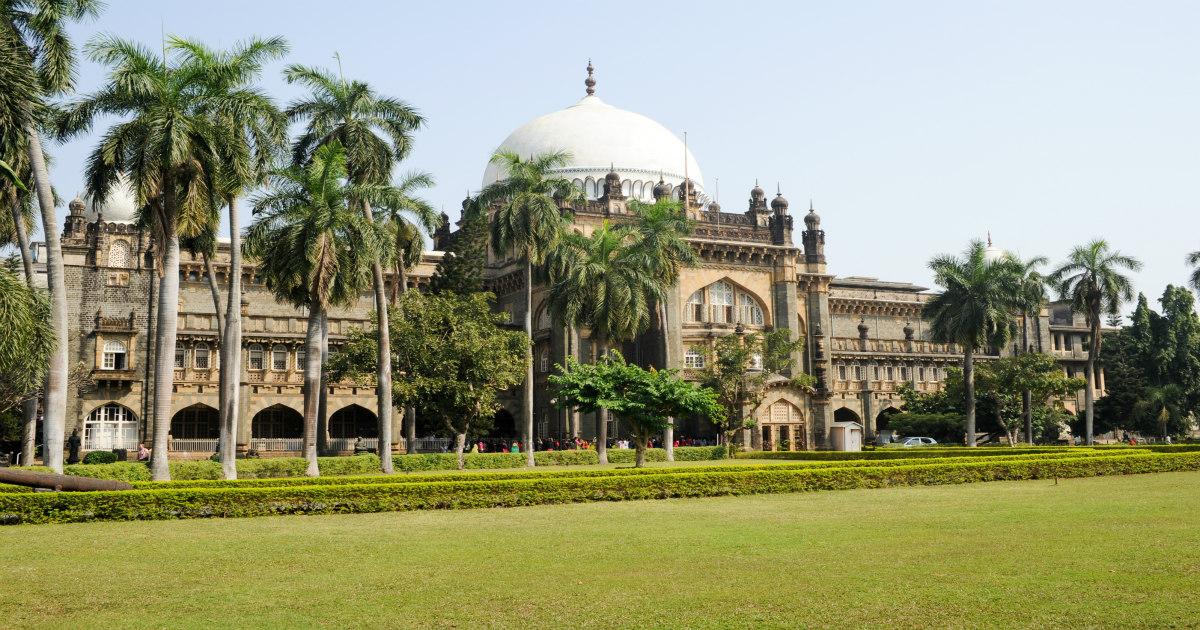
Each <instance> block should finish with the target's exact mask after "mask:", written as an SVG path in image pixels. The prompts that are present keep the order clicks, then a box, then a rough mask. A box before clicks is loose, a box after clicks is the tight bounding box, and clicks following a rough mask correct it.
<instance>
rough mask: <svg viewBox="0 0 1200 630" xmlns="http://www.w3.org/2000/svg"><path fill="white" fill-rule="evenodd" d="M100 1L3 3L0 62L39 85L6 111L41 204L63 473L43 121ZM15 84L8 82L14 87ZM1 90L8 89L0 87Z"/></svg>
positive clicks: (53, 249)
mask: <svg viewBox="0 0 1200 630" xmlns="http://www.w3.org/2000/svg"><path fill="white" fill-rule="evenodd" d="M101 6H102V3H101V2H100V1H99V0H4V1H3V2H0V31H3V37H2V38H0V39H3V40H4V41H5V42H6V45H7V46H8V47H9V48H10V50H12V51H14V52H15V54H10V55H8V56H7V58H6V59H4V60H3V63H0V65H4V66H6V69H7V70H8V71H9V73H10V74H12V75H24V79H23V80H22V81H21V82H20V83H23V84H31V83H32V84H36V85H37V88H38V89H37V92H36V94H34V93H29V92H26V93H25V94H24V95H23V96H16V98H19V99H21V100H22V101H25V103H24V107H21V106H18V107H17V108H15V109H12V110H8V111H11V112H14V113H15V115H14V117H15V118H18V120H19V124H20V126H21V131H22V133H23V135H24V136H25V143H24V144H25V151H26V154H27V156H28V158H29V168H30V172H31V174H32V176H33V177H32V179H33V188H34V191H35V193H36V196H37V201H38V207H39V209H40V210H41V214H42V234H43V236H44V238H45V240H46V284H47V288H48V289H49V290H50V325H51V326H52V328H53V329H54V339H55V348H54V351H53V352H52V353H51V355H50V366H49V371H48V373H47V376H46V395H45V405H44V406H45V409H44V412H43V413H44V415H43V422H42V432H43V447H42V453H43V459H44V463H45V464H46V465H47V466H49V467H50V468H51V469H52V470H54V471H55V472H59V473H61V472H62V466H63V438H64V434H65V432H66V422H67V415H66V414H67V376H68V375H67V370H68V365H67V364H68V359H67V350H68V344H67V290H66V285H65V284H64V283H65V280H66V276H65V272H64V270H63V260H62V245H61V243H60V242H59V229H60V228H59V223H58V216H57V213H56V212H55V210H54V205H55V204H54V191H53V190H52V189H51V186H50V172H49V170H48V169H47V167H46V157H45V154H44V153H43V151H42V137H41V131H40V130H39V124H40V122H42V120H43V118H44V115H45V112H44V110H43V102H44V100H45V99H46V98H47V97H54V96H57V95H60V94H62V93H64V92H66V91H67V90H69V89H71V87H72V86H73V84H74V79H75V47H74V44H73V43H72V42H71V38H70V37H69V36H68V35H67V32H66V27H67V24H68V23H69V22H77V21H81V20H83V19H87V18H92V17H95V16H96V15H97V14H98V13H99V11H100V7H101ZM13 84H14V82H8V85H10V86H11V85H13ZM0 91H4V90H2V89H0Z"/></svg>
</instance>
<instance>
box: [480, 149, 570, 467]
mask: <svg viewBox="0 0 1200 630" xmlns="http://www.w3.org/2000/svg"><path fill="white" fill-rule="evenodd" d="M491 161H492V163H493V164H499V165H500V166H502V167H503V168H504V172H505V174H506V175H505V178H504V179H502V180H500V181H497V182H494V183H492V184H489V185H488V186H487V187H485V188H484V189H483V190H482V191H480V193H479V195H478V196H477V197H476V198H475V201H474V203H475V205H476V207H477V208H479V209H480V211H481V212H487V211H488V209H489V208H491V207H492V206H493V205H494V206H496V209H495V214H494V216H493V218H492V249H493V250H494V251H495V253H496V257H497V258H502V257H503V256H504V254H505V252H509V251H512V252H514V253H516V254H517V255H518V256H520V257H521V260H522V261H524V263H525V314H524V319H525V334H526V335H527V336H528V337H529V338H530V339H533V277H534V268H535V267H539V266H541V265H542V264H544V263H545V261H546V256H547V254H549V253H550V251H551V249H553V247H554V246H555V244H556V243H557V242H558V240H559V238H560V237H561V235H562V233H563V230H564V229H565V226H566V220H565V219H564V218H563V212H562V210H560V209H559V207H560V204H562V203H567V202H571V201H580V200H582V199H583V191H581V190H579V188H578V187H576V186H575V184H574V183H572V182H571V180H569V179H566V178H564V177H559V176H556V175H554V174H553V171H554V169H557V168H561V167H563V166H566V165H567V164H568V163H570V161H571V155H570V154H569V153H564V152H561V151H559V152H552V153H545V154H542V155H533V156H530V157H529V159H528V160H523V159H521V156H520V155H517V154H516V153H513V152H511V151H498V152H496V154H495V155H493V156H492V159H491ZM524 394H525V397H524V401H525V402H524V404H523V405H522V406H521V413H522V420H523V422H522V427H523V431H522V433H523V435H524V437H523V440H524V442H525V463H526V465H528V466H533V464H534V456H533V346H532V345H531V346H530V348H529V351H528V352H527V353H526V356H525V384H524Z"/></svg>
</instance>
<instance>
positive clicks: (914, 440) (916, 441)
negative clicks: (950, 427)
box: [900, 437, 937, 447]
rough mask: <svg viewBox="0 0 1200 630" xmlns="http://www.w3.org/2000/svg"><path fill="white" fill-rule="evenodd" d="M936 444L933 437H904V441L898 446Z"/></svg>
mask: <svg viewBox="0 0 1200 630" xmlns="http://www.w3.org/2000/svg"><path fill="white" fill-rule="evenodd" d="M936 444H937V440H935V439H933V438H929V437H910V438H904V441H903V442H901V443H900V446H904V447H909V446H934V445H936Z"/></svg>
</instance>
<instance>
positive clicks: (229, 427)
mask: <svg viewBox="0 0 1200 630" xmlns="http://www.w3.org/2000/svg"><path fill="white" fill-rule="evenodd" d="M226 203H227V205H228V206H229V297H228V298H227V301H226V303H225V328H224V331H223V333H222V335H221V372H220V379H221V381H220V384H219V385H218V386H219V387H220V388H221V390H222V391H223V392H224V394H225V396H224V402H222V403H221V405H222V406H221V473H222V474H223V475H224V477H225V478H226V479H237V427H238V415H239V414H240V413H241V409H240V405H239V402H240V401H239V398H240V397H241V381H242V234H241V226H240V224H239V221H240V217H239V216H238V210H237V198H236V197H234V196H232V195H231V196H230V197H229V199H227V200H226Z"/></svg>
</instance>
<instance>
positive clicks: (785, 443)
mask: <svg viewBox="0 0 1200 630" xmlns="http://www.w3.org/2000/svg"><path fill="white" fill-rule="evenodd" d="M758 420H759V424H760V425H762V449H763V450H764V451H773V450H784V451H802V450H805V449H807V448H808V440H807V436H808V430H807V429H806V428H805V422H804V412H803V411H801V410H800V407H798V406H796V405H795V404H794V403H792V402H790V401H788V400H782V399H781V400H777V401H775V402H773V403H771V404H770V405H767V406H765V407H763V408H762V410H761V411H760V412H759V417H758Z"/></svg>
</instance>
